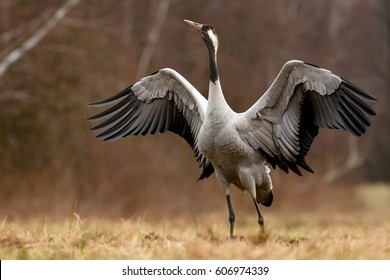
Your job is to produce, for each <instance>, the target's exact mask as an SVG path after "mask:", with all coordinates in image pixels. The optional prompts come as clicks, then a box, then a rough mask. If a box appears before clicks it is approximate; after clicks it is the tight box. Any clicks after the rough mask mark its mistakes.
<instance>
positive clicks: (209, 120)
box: [89, 20, 375, 237]
mask: <svg viewBox="0 0 390 280" xmlns="http://www.w3.org/2000/svg"><path fill="white" fill-rule="evenodd" d="M186 22H187V23H189V24H190V25H192V26H193V27H195V28H196V29H197V30H198V31H200V33H201V35H202V38H203V40H204V42H205V44H206V46H207V49H208V51H209V60H210V82H209V83H210V84H209V85H210V87H209V94H208V98H209V99H208V100H206V99H205V98H204V97H203V96H202V95H201V94H200V93H199V92H198V91H197V90H196V89H195V88H194V87H193V86H192V85H191V84H190V83H189V82H188V81H187V80H186V79H185V78H183V77H182V76H181V75H180V74H179V73H177V72H176V71H174V70H172V69H169V68H164V69H161V70H159V71H158V72H156V73H154V74H152V75H150V76H147V77H145V78H143V79H141V80H140V81H138V82H136V83H135V84H133V85H132V86H130V87H128V88H126V89H124V90H123V91H121V92H119V93H118V94H117V95H115V96H113V97H110V98H108V99H105V100H103V101H100V102H96V103H92V104H91V105H92V106H103V105H109V104H112V103H114V105H113V106H112V107H109V108H108V109H106V110H105V111H103V112H101V113H99V114H97V115H95V116H93V117H91V118H89V120H93V121H97V120H102V122H101V123H100V124H99V125H97V126H95V127H94V128H93V130H101V131H103V132H102V133H100V134H99V135H98V136H97V137H98V138H101V139H104V140H115V139H118V138H121V137H126V136H129V135H139V134H141V135H148V134H154V133H156V132H160V133H164V132H166V131H171V132H174V133H176V134H178V135H180V136H182V137H183V138H184V139H185V140H186V141H187V143H188V144H189V145H190V146H191V148H192V149H193V151H194V155H195V158H196V160H197V161H198V162H199V164H200V167H202V168H203V172H202V174H201V176H200V178H199V179H204V178H207V177H209V176H210V175H211V174H212V173H213V172H214V171H215V173H216V177H217V180H218V182H219V184H220V185H221V187H222V189H223V190H224V193H225V196H226V200H227V205H228V210H229V221H230V236H231V237H233V230H234V221H235V216H234V212H233V207H232V204H231V201H230V195H229V192H230V185H231V184H234V185H235V186H237V187H238V188H239V189H241V190H244V191H247V192H248V193H249V194H250V195H251V197H252V198H253V202H254V204H255V206H256V210H257V213H258V222H259V224H260V226H261V228H262V229H264V220H263V217H262V215H261V212H260V209H259V207H258V203H261V204H263V205H265V206H270V205H271V204H272V201H273V195H272V187H273V186H272V180H271V177H270V175H269V172H270V170H269V168H268V167H267V165H266V164H265V163H266V162H268V163H269V164H270V165H271V166H272V167H273V168H276V167H279V168H281V169H282V170H283V171H285V172H288V171H289V170H292V171H293V172H295V173H297V174H298V175H301V171H300V169H299V167H301V168H303V169H305V170H307V171H309V172H313V171H312V169H311V168H310V167H309V165H308V164H307V163H306V162H305V156H306V154H307V153H308V151H309V149H310V146H311V144H312V142H313V140H314V138H315V137H316V135H317V134H318V130H319V128H335V129H343V130H346V131H348V132H350V133H352V134H354V135H357V136H360V135H362V134H364V133H365V132H366V129H367V127H368V126H369V125H370V121H369V119H368V117H367V115H375V112H374V110H373V109H372V108H371V107H370V106H369V105H368V104H367V103H366V102H365V101H364V100H367V101H374V100H375V98H374V97H373V96H371V95H369V94H367V93H365V92H363V91H362V90H360V89H359V88H357V87H356V86H355V85H353V84H352V83H350V82H348V81H346V80H344V79H342V78H341V77H339V76H337V75H335V74H332V73H331V72H330V71H329V70H326V69H322V68H319V67H317V66H314V65H311V64H308V63H304V62H302V61H298V60H292V61H289V62H287V63H286V64H285V65H284V66H283V68H282V69H281V71H280V73H279V74H278V76H277V77H276V79H275V81H274V82H273V83H272V85H271V86H270V87H269V89H268V90H267V91H266V92H265V93H264V94H263V95H262V96H261V97H260V99H259V100H258V101H257V102H256V103H255V104H254V105H253V106H252V107H251V108H249V109H248V110H247V111H245V112H243V113H236V112H234V111H233V110H232V109H231V108H230V107H229V105H228V104H227V103H226V101H225V98H224V96H223V93H222V88H221V85H220V80H219V75H218V70H217V60H216V54H217V49H218V37H217V35H216V33H215V29H214V28H213V27H212V26H210V25H206V24H199V23H194V22H191V21H187V20H186Z"/></svg>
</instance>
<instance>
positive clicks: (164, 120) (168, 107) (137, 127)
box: [88, 68, 214, 179]
mask: <svg viewBox="0 0 390 280" xmlns="http://www.w3.org/2000/svg"><path fill="white" fill-rule="evenodd" d="M111 103H114V105H113V106H111V107H109V108H108V109H106V110H105V111H103V112H101V113H99V114H97V115H95V116H93V117H90V118H89V119H88V120H92V121H101V120H102V122H101V123H100V124H98V125H97V126H95V127H94V128H92V130H101V131H103V132H101V133H100V134H99V135H98V136H96V137H97V138H101V139H103V140H115V139H118V138H121V137H126V136H129V135H139V134H141V135H148V134H155V133H156V132H160V133H164V132H166V131H171V132H174V133H176V134H178V135H180V136H181V137H183V138H184V139H185V140H186V141H187V143H188V144H189V145H190V146H191V148H192V149H193V151H194V154H195V157H196V159H197V161H198V162H199V164H200V166H201V167H203V172H202V174H201V176H200V178H199V179H204V178H207V177H209V176H210V175H211V174H212V173H213V172H214V168H213V166H212V165H211V163H210V162H209V161H208V160H207V159H206V158H205V157H204V156H203V155H202V154H201V153H200V152H199V149H198V134H199V130H200V127H201V126H202V124H203V121H204V118H205V112H206V108H207V99H206V98H204V97H203V96H202V95H201V94H200V93H199V92H198V91H197V90H196V89H195V88H194V87H193V86H192V85H191V84H190V83H189V82H188V81H187V80H186V79H185V78H183V76H181V75H180V74H179V73H177V72H176V71H174V70H172V69H169V68H164V69H161V70H160V71H158V72H156V73H153V74H152V75H150V76H147V77H144V78H143V79H141V80H140V81H138V82H136V83H135V84H133V85H131V86H129V87H128V88H126V89H124V90H122V91H121V92H119V93H118V94H116V95H114V96H112V97H110V98H107V99H105V100H102V101H99V102H95V103H92V104H90V105H91V106H103V105H108V104H111Z"/></svg>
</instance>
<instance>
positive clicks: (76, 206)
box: [0, 0, 390, 218]
mask: <svg viewBox="0 0 390 280" xmlns="http://www.w3.org/2000/svg"><path fill="white" fill-rule="evenodd" d="M64 5H65V6H64ZM66 5H68V6H66ZM64 7H65V8H66V9H67V10H66V14H65V13H64V14H61V13H59V14H58V13H57V14H56V12H58V11H59V10H60V12H63V11H64V10H63V9H64ZM61 9H62V10H61ZM55 15H57V16H59V17H58V18H57V20H56V19H55V17H56V16H55ZM62 16H63V17H62ZM60 17H61V18H60ZM183 19H191V20H194V21H197V22H201V23H210V24H212V25H213V26H214V27H215V28H216V31H217V33H218V36H219V40H220V48H219V55H218V62H219V67H220V74H221V82H222V86H223V89H224V93H225V96H226V99H227V101H228V103H229V104H230V105H231V107H232V108H233V109H234V110H236V111H244V110H246V109H247V108H249V107H250V106H251V105H252V104H253V103H254V102H255V101H256V100H257V99H258V98H259V97H260V96H261V94H262V93H263V92H264V91H265V90H266V89H267V87H268V86H269V85H270V84H271V82H272V81H273V79H274V78H275V77H276V75H277V73H278V71H279V70H280V68H281V67H282V65H283V64H284V63H285V62H286V61H288V60H290V59H301V60H304V61H307V62H311V63H313V64H316V65H319V66H321V67H324V68H327V69H331V70H332V72H334V73H336V74H339V75H340V76H342V77H344V78H345V79H347V80H350V81H352V82H353V83H355V84H357V85H358V86H359V87H361V88H362V89H364V90H365V91H367V92H368V93H370V94H372V95H375V96H376V97H378V102H376V103H373V104H372V106H373V107H374V108H375V110H376V112H377V116H376V117H374V118H372V126H371V127H370V129H369V130H368V133H367V134H366V135H364V136H362V137H360V138H356V137H353V136H349V135H348V134H346V133H344V132H342V131H334V130H322V131H321V132H320V134H319V136H318V137H317V138H316V140H315V141H314V144H313V146H312V148H311V151H310V153H309V156H308V160H307V161H308V163H309V164H310V165H311V166H312V167H313V168H314V170H315V174H314V175H313V174H309V173H305V174H304V176H303V177H302V178H301V177H298V176H296V175H294V174H289V175H286V174H284V173H283V172H281V171H280V170H273V172H272V174H271V175H272V177H273V181H274V187H275V200H274V205H273V207H272V209H271V210H267V211H278V210H281V209H282V210H285V209H286V208H294V209H301V210H307V209H315V208H318V207H325V208H326V207H345V206H346V205H348V207H349V206H351V207H355V206H358V205H356V203H357V202H356V201H355V200H353V199H352V198H351V194H353V191H354V189H355V187H356V186H359V185H360V184H362V183H367V182H389V181H390V169H389V166H390V148H389V143H390V97H389V93H390V2H389V1H387V0H331V1H320V0H315V1H305V0H295V1H287V0H276V1H266V0H256V1H255V0H245V1H222V0H213V1H206V0H196V1H194V0H191V1H189V0H185V1H179V0H170V1H169V0H160V1H151V0H149V1H148V0H120V1H119V0H118V1H103V0H84V1H83V0H81V1H75V0H70V1H65V0H40V1H30V0H29V1H26V0H0V65H1V66H0V105H1V106H0V107H1V110H0V215H1V217H8V218H28V217H33V216H40V215H41V216H52V217H63V216H68V215H71V214H72V213H73V212H77V213H79V214H80V215H81V216H98V217H107V218H110V217H120V218H129V217H132V216H134V215H150V216H152V217H165V216H167V215H174V216H181V215H183V216H187V215H193V214H194V213H198V212H200V213H208V212H211V211H226V206H225V198H224V196H223V193H222V191H221V189H220V187H219V186H218V184H217V182H216V179H215V176H212V177H211V178H210V179H208V180H203V181H200V182H197V181H196V179H197V178H198V176H199V174H200V172H201V170H200V169H198V167H197V163H196V162H195V159H194V158H193V155H192V151H191V149H189V147H188V146H187V143H185V141H183V140H182V139H180V138H179V137H177V136H176V135H173V134H169V133H168V134H164V135H155V136H150V137H134V138H127V139H122V140H119V141H116V142H111V143H104V142H102V141H100V140H96V139H95V138H94V136H95V135H94V133H93V132H91V131H90V128H91V127H92V124H91V123H89V122H87V121H86V119H87V118H88V116H91V115H93V114H95V113H96V112H97V110H95V109H93V108H89V107H88V106H87V104H88V103H91V102H93V101H97V100H100V99H102V98H105V97H108V96H111V95H113V94H114V93H116V92H118V91H119V90H121V89H123V88H124V87H127V86H128V85H130V84H132V83H134V82H135V81H136V80H137V79H138V78H140V77H142V76H144V75H147V74H149V73H152V72H154V71H156V70H158V69H160V68H163V67H171V68H174V69H176V70H177V71H178V72H179V73H181V74H182V75H183V76H184V77H186V78H187V79H188V80H189V81H190V82H191V83H192V84H193V85H194V86H195V87H196V88H198V90H199V91H200V92H202V93H203V94H204V95H205V96H207V91H208V73H209V70H208V58H207V50H206V48H205V46H204V43H203V42H202V40H201V38H200V36H199V34H198V33H197V32H196V31H195V30H193V28H191V27H189V26H188V25H186V24H185V23H184V22H183ZM49 27H50V28H49ZM45 29H47V30H46V31H47V32H46V33H45V32H42V30H45ZM34 38H35V39H38V40H35V41H34ZM26 42H27V44H26ZM15 53H19V54H22V55H21V56H20V57H19V58H18V59H15V56H14V55H15ZM12 59H15V61H12ZM10 61H11V63H10ZM7 63H8V64H9V65H7V66H6V67H5V66H4V65H5V64H7ZM232 199H233V203H234V205H235V206H236V207H237V209H240V210H237V211H238V212H239V211H245V210H246V209H247V208H250V209H251V211H252V210H253V209H252V207H253V205H252V203H251V202H250V199H249V197H248V196H244V195H243V194H241V193H239V192H238V191H233V197H232ZM226 214H227V213H226Z"/></svg>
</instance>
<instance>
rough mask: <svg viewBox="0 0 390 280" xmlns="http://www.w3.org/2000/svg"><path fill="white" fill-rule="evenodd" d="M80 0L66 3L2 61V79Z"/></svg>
mask: <svg viewBox="0 0 390 280" xmlns="http://www.w3.org/2000/svg"><path fill="white" fill-rule="evenodd" d="M79 2H80V0H68V1H66V2H65V3H64V4H63V5H62V6H61V7H60V8H59V9H58V10H57V11H56V12H55V13H54V14H53V16H51V17H50V18H49V19H48V20H47V21H46V22H45V23H44V24H43V25H42V26H41V27H40V28H38V29H37V30H36V31H35V32H34V33H33V34H32V36H31V37H30V38H29V39H27V40H26V41H25V42H23V43H22V44H21V45H20V47H18V48H16V49H14V50H13V51H11V52H10V53H9V54H8V55H7V56H5V57H4V58H3V59H2V60H1V61H0V77H1V76H2V75H4V73H5V72H6V71H7V70H8V67H9V66H11V65H12V64H13V63H15V62H16V61H18V60H19V59H20V58H21V57H22V56H23V55H24V54H25V53H26V52H28V51H29V50H31V49H32V48H34V47H35V46H36V45H37V44H38V43H39V42H40V41H41V40H42V39H43V38H44V37H45V36H46V35H47V34H48V33H49V31H50V30H51V29H52V28H53V27H55V26H56V25H57V24H58V22H59V21H60V20H61V19H62V18H63V17H64V16H65V15H66V14H67V13H68V12H69V11H70V10H71V9H72V8H73V7H74V6H75V5H76V4H78V3H79Z"/></svg>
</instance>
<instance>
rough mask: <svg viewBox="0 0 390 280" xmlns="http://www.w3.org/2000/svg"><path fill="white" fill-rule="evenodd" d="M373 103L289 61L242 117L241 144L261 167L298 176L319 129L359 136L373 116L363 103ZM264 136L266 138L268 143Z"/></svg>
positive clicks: (356, 90)
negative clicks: (257, 156) (257, 155)
mask: <svg viewBox="0 0 390 280" xmlns="http://www.w3.org/2000/svg"><path fill="white" fill-rule="evenodd" d="M375 100H376V98H375V97H373V96H371V95H369V94H367V93H366V92H364V91H362V90H361V89H359V88H358V87H357V86H355V85H353V84H352V83H350V82H348V81H347V80H344V79H342V78H341V77H339V76H337V75H335V74H332V73H331V72H330V71H329V70H326V69H323V68H319V67H317V66H314V65H312V64H307V63H304V62H302V61H298V60H293V61H289V62H287V63H286V64H285V65H284V66H283V68H282V70H281V71H280V73H279V74H278V76H277V78H276V79H275V81H274V82H273V83H272V85H271V86H270V88H269V89H268V90H267V91H266V93H265V94H264V95H263V96H262V97H261V98H260V99H259V100H258V101H257V102H256V103H255V104H254V105H253V106H252V107H251V108H249V109H248V110H247V111H246V112H244V113H243V115H244V116H245V117H246V119H247V120H248V123H249V125H248V132H247V133H246V135H244V137H243V138H245V139H246V140H247V142H248V143H249V145H251V146H252V147H253V148H254V149H259V150H260V151H261V152H262V153H263V154H264V155H265V158H266V159H267V161H268V162H269V163H270V164H271V165H272V166H273V167H276V166H279V167H280V168H281V169H282V170H284V171H286V172H287V171H288V169H291V170H292V171H294V172H295V173H297V174H299V175H300V174H301V173H300V171H299V169H298V167H297V166H300V167H302V168H304V169H306V170H308V171H310V172H313V171H312V169H311V168H310V166H309V165H308V164H307V163H306V162H305V156H306V155H307V153H308V151H309V149H310V147H311V144H312V142H313V140H314V138H315V137H316V136H317V134H318V131H319V128H336V129H344V130H346V131H348V132H350V133H352V134H354V135H357V136H360V135H362V134H364V133H365V132H366V130H367V127H369V126H370V120H369V118H368V116H370V115H371V116H373V115H375V111H374V110H373V109H372V108H371V107H370V106H369V105H368V104H367V103H366V101H375ZM269 135H272V137H270V136H269Z"/></svg>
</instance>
